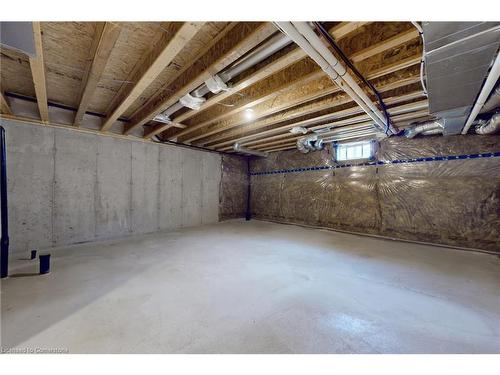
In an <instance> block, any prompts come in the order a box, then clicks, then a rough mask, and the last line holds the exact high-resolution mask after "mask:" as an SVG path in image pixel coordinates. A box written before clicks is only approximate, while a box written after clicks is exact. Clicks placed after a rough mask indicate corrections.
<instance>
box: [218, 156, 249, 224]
mask: <svg viewBox="0 0 500 375" xmlns="http://www.w3.org/2000/svg"><path fill="white" fill-rule="evenodd" d="M220 184H221V185H220V196H219V220H227V219H234V218H241V217H245V214H246V211H247V198H248V161H247V158H245V157H242V156H236V155H234V156H233V155H223V156H222V175H221V182H220Z"/></svg>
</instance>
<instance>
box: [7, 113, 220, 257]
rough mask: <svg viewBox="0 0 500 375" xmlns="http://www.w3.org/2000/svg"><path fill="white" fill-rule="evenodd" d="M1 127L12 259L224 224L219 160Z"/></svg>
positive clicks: (55, 131) (27, 127) (66, 132)
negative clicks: (89, 243) (34, 252)
mask: <svg viewBox="0 0 500 375" xmlns="http://www.w3.org/2000/svg"><path fill="white" fill-rule="evenodd" d="M0 123H1V125H2V126H3V127H4V128H5V131H6V140H7V168H8V187H9V226H10V228H9V229H10V244H11V246H10V248H11V251H13V252H17V251H26V250H29V249H31V248H38V249H41V248H48V247H54V246H62V245H68V244H73V243H79V242H86V241H94V240H101V239H107V238H115V237H121V236H126V235H131V234H141V233H149V232H155V231H160V230H173V229H177V228H181V227H187V226H194V225H200V224H207V223H214V222H217V221H218V218H219V186H220V179H221V156H220V155H219V154H215V153H210V152H204V151H198V150H192V149H187V148H182V147H176V146H171V145H157V144H151V143H144V142H140V141H133V140H125V139H119V138H114V137H106V136H100V135H95V134H88V133H83V132H76V131H74V130H70V129H62V128H54V127H43V126H40V125H34V124H30V123H21V122H17V121H8V120H5V119H1V120H0Z"/></svg>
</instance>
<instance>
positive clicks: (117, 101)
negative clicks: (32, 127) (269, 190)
mask: <svg viewBox="0 0 500 375" xmlns="http://www.w3.org/2000/svg"><path fill="white" fill-rule="evenodd" d="M33 26H34V27H33V30H34V35H35V43H36V42H37V40H38V43H36V47H37V54H36V56H32V57H29V56H28V55H26V54H23V53H21V52H19V51H16V50H13V49H10V48H8V47H6V46H2V47H1V92H2V113H3V114H2V116H3V117H5V118H22V117H23V116H24V117H26V114H24V115H23V114H20V113H19V112H18V111H17V112H18V113H16V109H15V107H16V106H15V102H16V101H20V100H26V101H29V102H31V103H32V106H33V108H35V109H36V111H35V112H36V116H37V117H38V119H37V120H38V121H39V122H40V123H49V124H52V125H63V126H69V127H74V128H75V129H76V128H79V129H87V128H92V129H93V130H92V131H98V132H111V133H116V134H122V135H124V136H130V137H144V138H146V139H154V140H173V141H177V142H181V143H187V144H192V145H197V146H203V147H207V148H211V149H215V150H221V151H231V150H232V145H233V144H234V143H235V142H240V143H241V144H243V145H245V146H247V147H249V148H252V149H257V150H266V151H276V150H283V149H288V148H293V147H295V146H294V144H295V141H296V139H297V137H298V136H297V135H294V134H292V133H290V129H291V128H292V127H294V126H298V125H302V126H305V127H307V128H309V129H313V130H314V129H320V128H324V127H325V126H328V127H329V128H330V129H335V128H337V127H341V126H351V127H352V126H354V127H356V126H363V125H364V126H366V124H367V120H370V119H369V118H368V117H367V115H366V114H365V113H364V111H363V110H362V109H361V108H360V107H358V106H357V105H356V103H354V102H353V101H352V100H351V99H350V98H349V97H348V96H347V95H346V94H345V93H344V92H343V91H342V90H340V89H339V87H338V86H337V85H336V84H335V83H334V82H333V81H332V80H331V79H330V78H329V77H328V76H327V75H326V73H325V72H323V71H322V70H321V69H320V67H319V66H318V65H317V64H316V63H315V62H314V61H313V60H311V59H310V58H309V57H308V56H307V55H306V53H305V52H304V51H302V50H301V49H300V48H299V47H297V45H295V44H294V43H290V44H288V45H286V46H285V47H284V48H282V49H280V50H278V51H277V52H275V53H273V54H272V55H271V56H269V57H267V58H266V59H265V60H263V61H261V62H260V63H258V64H257V65H255V66H252V67H251V68H249V69H247V70H245V71H243V72H242V73H240V74H238V75H236V76H235V77H232V78H231V79H230V80H229V82H228V86H229V90H228V91H221V92H220V93H218V94H214V93H211V92H209V93H208V94H205V96H204V97H205V99H206V101H205V102H204V103H203V104H202V105H201V108H199V109H197V110H196V109H189V108H186V107H182V108H180V109H179V110H178V111H176V112H174V113H173V114H172V115H171V116H170V120H171V122H167V123H165V122H158V121H155V120H154V118H155V117H156V116H157V115H158V114H159V113H161V112H163V111H164V110H165V109H167V108H168V107H170V106H172V105H174V104H176V103H177V102H178V101H179V99H180V98H181V97H183V96H184V95H186V94H188V93H190V92H192V91H193V90H195V89H196V88H198V87H199V86H200V85H202V84H203V83H204V82H205V81H206V80H207V79H209V78H210V77H212V76H213V75H214V74H217V73H219V72H221V71H223V70H224V69H225V68H227V67H228V66H231V65H232V64H235V63H238V62H239V61H241V58H242V57H243V58H244V57H245V55H247V54H248V53H252V51H254V50H255V49H256V48H258V47H259V46H260V45H262V44H263V43H266V42H267V41H268V40H269V39H270V38H273V37H276V36H277V35H280V33H281V32H280V31H279V30H278V29H277V28H276V26H275V25H274V24H272V23H268V22H261V23H259V22H186V23H178V22H175V23H172V22H163V23H154V22H148V23H142V22H125V23H114V22H113V23H111V22H94V23H92V22H91V23H85V22H42V23H33ZM323 26H324V27H325V28H326V29H327V30H328V31H329V33H330V35H331V36H332V37H333V38H334V40H335V41H336V43H337V45H338V46H339V47H340V49H341V50H342V51H343V52H344V54H345V55H346V56H347V57H348V58H349V59H350V60H351V62H352V63H353V64H354V65H355V66H356V68H357V69H358V70H359V71H360V72H361V73H362V75H363V76H364V77H365V78H366V79H368V80H369V81H370V82H371V83H372V84H373V85H374V86H375V87H376V89H377V90H378V91H379V92H380V94H381V96H382V98H383V100H384V102H385V103H386V105H387V107H388V111H389V113H390V114H391V117H392V122H393V124H394V126H395V127H396V128H399V129H401V128H403V127H405V126H407V125H408V124H409V123H410V122H413V121H415V120H417V119H425V118H426V117H428V103H427V99H426V97H425V95H424V92H423V90H422V86H421V83H420V60H421V57H422V41H421V38H420V35H419V33H418V31H417V30H416V28H415V27H414V26H413V25H412V24H411V23H409V22H326V23H323ZM325 43H326V42H325ZM329 48H331V47H329ZM332 52H334V51H333V50H332ZM334 54H335V52H334ZM360 85H361V87H363V89H364V90H365V91H366V93H367V94H368V95H369V96H370V97H371V98H372V99H373V101H374V102H375V103H377V100H376V98H375V97H374V96H373V93H372V91H370V90H369V88H368V87H366V86H365V85H364V84H362V83H360ZM61 107H64V108H65V110H69V111H71V114H72V116H71V117H69V119H70V120H69V121H68V120H61V119H60V118H57V119H55V118H53V113H54V110H53V108H59V109H60V108H61ZM92 118H93V119H94V121H93V122H92V121H91V119H92ZM95 119H98V125H97V126H96V125H95ZM90 123H92V124H93V125H92V126H91V125H89V124H90Z"/></svg>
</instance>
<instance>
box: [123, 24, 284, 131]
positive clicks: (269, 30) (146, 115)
mask: <svg viewBox="0 0 500 375" xmlns="http://www.w3.org/2000/svg"><path fill="white" fill-rule="evenodd" d="M275 32H276V28H275V27H274V26H273V25H272V24H270V23H264V24H262V25H261V26H259V27H258V28H257V29H256V30H254V31H253V32H251V33H250V34H249V35H248V36H247V37H245V38H243V40H241V41H240V42H239V43H237V44H236V45H235V46H234V47H232V48H230V49H229V51H227V52H226V53H224V54H223V55H222V56H221V57H219V58H218V59H216V61H215V62H213V63H212V64H211V65H210V66H209V67H208V68H206V69H205V70H204V71H203V72H202V73H201V74H199V75H198V76H197V77H195V78H193V79H191V80H190V81H189V82H188V83H187V84H185V85H183V86H182V87H181V88H179V89H178V90H176V92H175V93H174V94H172V95H169V96H168V97H167V98H165V99H162V98H160V99H159V101H158V103H157V104H156V103H155V104H153V105H151V106H148V107H146V108H144V109H143V110H141V112H140V113H139V114H138V115H137V118H136V119H133V122H132V125H131V126H130V127H128V129H127V130H126V131H125V134H130V132H131V131H132V130H134V129H136V128H137V127H139V126H141V125H143V124H145V123H146V122H148V121H149V120H151V119H152V118H154V117H155V116H156V115H157V114H158V113H160V112H161V111H163V110H164V109H165V108H168V107H170V106H171V105H173V104H175V103H176V102H177V101H178V100H179V98H181V97H182V96H184V95H186V94H187V93H189V92H191V91H192V90H194V89H196V88H197V87H198V86H200V85H201V84H203V83H204V82H205V81H206V80H207V79H208V78H210V77H211V76H212V75H214V74H216V73H218V72H219V71H220V70H221V69H223V68H225V67H226V66H228V65H229V64H231V63H233V62H234V61H236V60H237V59H238V58H239V57H241V56H242V55H244V54H245V53H246V52H248V51H249V50H250V49H252V48H253V47H255V46H256V45H257V44H259V43H261V42H262V41H264V40H265V39H267V38H268V37H269V36H271V35H272V34H274V33H275ZM167 127H168V125H163V126H159V127H157V128H155V129H153V130H151V131H150V132H149V133H147V134H146V135H144V137H145V138H151V137H153V136H154V135H156V134H159V133H161V132H162V131H163V130H164V129H165V128H167Z"/></svg>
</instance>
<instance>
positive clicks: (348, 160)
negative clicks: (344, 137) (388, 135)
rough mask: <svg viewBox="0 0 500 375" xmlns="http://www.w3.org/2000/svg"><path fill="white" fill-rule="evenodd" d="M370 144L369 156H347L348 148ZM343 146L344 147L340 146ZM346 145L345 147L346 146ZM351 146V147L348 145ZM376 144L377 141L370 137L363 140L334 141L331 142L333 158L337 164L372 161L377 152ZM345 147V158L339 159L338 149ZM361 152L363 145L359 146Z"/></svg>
mask: <svg viewBox="0 0 500 375" xmlns="http://www.w3.org/2000/svg"><path fill="white" fill-rule="evenodd" d="M366 144H369V145H370V151H371V152H370V156H369V157H360V158H347V152H348V150H349V148H351V149H353V148H354V147H356V146H359V145H366ZM342 146H344V147H342ZM346 146H347V147H346ZM349 146H351V147H349ZM377 146H378V142H377V141H376V140H375V139H370V140H364V141H354V142H335V143H334V144H333V160H334V161H335V162H336V163H338V164H351V163H352V162H366V161H372V160H375V158H376V153H377ZM342 148H343V149H345V150H346V151H345V153H346V154H345V157H346V159H345V160H339V159H338V155H339V150H341V149H342ZM361 150H362V154H364V152H363V147H361Z"/></svg>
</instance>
